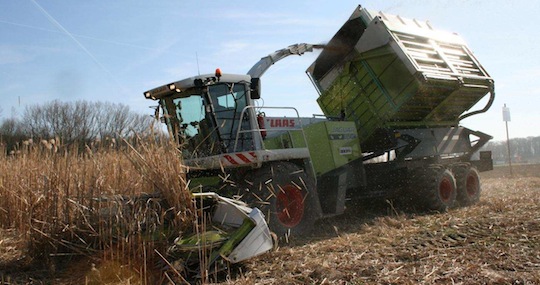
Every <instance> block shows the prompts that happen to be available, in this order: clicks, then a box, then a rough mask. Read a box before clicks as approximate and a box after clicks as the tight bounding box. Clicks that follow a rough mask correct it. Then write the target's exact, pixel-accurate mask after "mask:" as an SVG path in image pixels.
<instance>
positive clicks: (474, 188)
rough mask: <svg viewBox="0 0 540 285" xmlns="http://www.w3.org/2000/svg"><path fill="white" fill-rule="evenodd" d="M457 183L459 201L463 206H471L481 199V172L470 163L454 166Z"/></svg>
mask: <svg viewBox="0 0 540 285" xmlns="http://www.w3.org/2000/svg"><path fill="white" fill-rule="evenodd" d="M454 173H455V175H456V183H457V201H458V203H459V204H460V205H461V206H470V205H473V204H476V203H477V202H478V201H479V200H480V192H481V188H480V173H479V172H478V170H477V169H476V168H475V167H473V166H471V165H470V164H468V163H466V164H460V165H458V166H456V167H455V168H454Z"/></svg>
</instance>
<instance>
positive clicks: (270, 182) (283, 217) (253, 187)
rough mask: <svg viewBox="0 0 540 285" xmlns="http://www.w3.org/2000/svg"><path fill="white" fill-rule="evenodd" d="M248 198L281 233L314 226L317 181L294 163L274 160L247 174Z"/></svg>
mask: <svg viewBox="0 0 540 285" xmlns="http://www.w3.org/2000/svg"><path fill="white" fill-rule="evenodd" d="M246 184H247V185H246V188H247V192H246V193H245V194H244V200H246V202H248V203H249V204H250V205H251V206H253V207H257V208H259V209H260V210H261V211H262V212H263V213H264V214H265V216H266V220H267V222H268V225H269V226H270V230H272V231H273V232H275V233H276V234H277V235H278V236H283V235H285V234H292V235H296V234H302V233H306V232H308V231H310V230H311V229H312V228H313V223H314V222H315V219H316V215H315V214H314V209H315V208H314V206H312V205H313V203H312V201H313V200H314V199H313V197H311V193H315V191H313V190H314V189H315V181H314V179H313V178H311V177H310V176H309V175H308V174H307V173H306V172H305V171H304V170H303V169H302V168H300V167H299V166H297V165H295V164H293V163H290V162H280V163H271V164H268V165H266V166H263V167H262V168H261V169H259V170H257V171H255V172H254V173H252V174H251V175H249V176H248V177H246Z"/></svg>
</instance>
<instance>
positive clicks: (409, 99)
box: [144, 6, 495, 236]
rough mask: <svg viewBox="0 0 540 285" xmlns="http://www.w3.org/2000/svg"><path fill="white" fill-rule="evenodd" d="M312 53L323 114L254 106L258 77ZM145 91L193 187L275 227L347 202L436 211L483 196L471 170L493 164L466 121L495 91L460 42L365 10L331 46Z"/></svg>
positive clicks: (301, 228)
mask: <svg viewBox="0 0 540 285" xmlns="http://www.w3.org/2000/svg"><path fill="white" fill-rule="evenodd" d="M314 49H320V50H321V53H320V54H319V56H318V57H317V59H316V60H315V61H314V62H313V64H311V66H309V68H308V69H307V75H308V77H309V78H310V80H311V81H312V82H313V84H314V86H315V89H316V92H318V94H319V97H318V99H317V102H318V103H319V106H320V107H321V110H322V111H323V113H324V116H312V117H302V116H300V114H298V112H297V110H296V109H295V106H276V107H268V106H262V104H260V103H259V102H258V100H260V98H261V87H260V86H261V79H260V78H261V76H262V75H263V74H264V72H265V71H266V70H267V69H268V68H269V67H270V66H271V65H273V64H274V63H276V62H277V61H279V60H281V59H283V58H285V57H287V56H289V55H302V54H303V53H305V52H311V51H313V50H314ZM144 95H145V97H146V98H148V99H152V100H157V101H159V106H160V109H161V110H162V112H163V113H162V115H161V119H162V121H163V122H165V123H166V124H167V127H168V130H169V132H170V135H171V138H173V139H174V140H175V141H176V142H177V143H178V144H179V147H180V148H181V150H182V154H183V156H184V161H185V164H186V165H187V166H188V167H189V173H188V177H189V178H190V179H191V184H190V185H191V186H192V187H194V188H197V187H199V186H200V188H201V191H203V192H208V191H211V192H217V193H219V195H222V196H225V197H236V198H239V199H240V200H242V201H244V202H246V203H247V204H248V205H250V207H256V208H258V209H260V210H261V212H262V213H263V214H264V215H265V219H266V221H267V223H268V225H269V227H270V229H271V230H272V231H273V232H275V233H276V234H277V235H278V236H283V235H288V234H301V233H304V232H306V231H308V230H309V229H310V228H312V226H313V224H314V222H315V221H316V220H317V219H320V218H323V217H328V216H333V215H339V214H341V213H343V212H344V210H345V206H346V201H348V200H350V199H380V198H385V199H389V198H391V199H395V200H398V201H399V200H401V201H412V202H414V203H415V204H414V206H415V207H417V208H419V209H423V210H434V211H445V210H447V209H448V208H452V207H455V206H466V205H470V204H473V203H475V202H477V201H478V200H479V198H480V178H479V172H480V171H486V170H490V169H492V167H493V164H492V160H491V153H490V152H480V153H479V155H477V154H476V153H477V152H478V151H479V149H480V148H481V147H482V146H483V145H484V144H485V143H486V142H487V141H488V140H489V139H491V137H490V136H489V135H486V134H484V133H482V132H479V131H473V130H470V129H467V128H465V127H462V126H460V121H461V120H462V119H464V118H466V117H469V116H471V115H475V114H478V113H482V112H485V111H486V110H488V109H489V107H490V106H491V104H492V102H493V99H494V95H495V93H494V81H493V79H492V78H491V77H490V76H489V75H488V73H487V72H486V71H485V70H484V68H483V67H482V66H481V65H480V63H479V62H478V61H477V59H476V58H475V57H474V55H473V53H472V52H471V51H470V49H469V48H468V47H467V45H466V43H465V42H464V40H463V39H462V38H461V37H460V36H458V35H457V34H454V33H448V32H444V31H440V30H436V29H434V28H433V27H432V26H431V25H430V24H429V23H428V22H423V21H418V20H412V19H406V18H403V17H400V16H396V15H389V14H385V13H381V12H373V11H370V10H366V9H364V8H363V7H361V6H359V7H358V8H356V9H355V10H354V12H353V14H352V15H351V17H350V18H349V19H348V20H347V21H346V22H345V24H344V25H343V26H342V27H341V29H340V30H339V31H338V32H337V33H336V34H335V35H334V37H333V38H332V39H331V40H330V41H329V42H328V43H327V44H325V45H312V44H295V45H292V46H289V47H287V48H285V49H282V50H278V51H276V52H274V53H272V54H270V55H268V56H266V57H263V58H262V59H261V60H260V61H259V62H258V63H257V64H255V66H253V68H252V69H251V70H249V72H248V73H247V74H246V75H238V74H226V73H223V74H222V73H221V71H220V70H219V69H218V70H216V72H215V73H214V74H206V75H199V76H194V77H190V78H187V79H183V80H180V81H176V82H172V83H170V84H166V85H163V86H160V87H157V88H154V89H151V90H149V91H147V92H145V93H144ZM486 96H488V97H487V98H486V100H484V101H485V102H486V106H485V107H483V108H482V109H480V110H470V109H471V108H472V107H473V106H475V105H476V104H477V103H478V102H479V101H480V100H481V99H483V98H484V97H486ZM270 111H272V112H273V113H276V112H280V115H279V116H266V115H265V114H266V113H271V112H270ZM196 186H197V187H196Z"/></svg>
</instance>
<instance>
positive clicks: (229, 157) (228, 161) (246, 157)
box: [221, 151, 257, 166]
mask: <svg viewBox="0 0 540 285" xmlns="http://www.w3.org/2000/svg"><path fill="white" fill-rule="evenodd" d="M256 162H257V155H256V154H255V152H253V151H249V152H239V153H231V154H226V155H224V156H222V157H221V163H222V164H223V165H224V166H234V165H242V164H252V163H256Z"/></svg>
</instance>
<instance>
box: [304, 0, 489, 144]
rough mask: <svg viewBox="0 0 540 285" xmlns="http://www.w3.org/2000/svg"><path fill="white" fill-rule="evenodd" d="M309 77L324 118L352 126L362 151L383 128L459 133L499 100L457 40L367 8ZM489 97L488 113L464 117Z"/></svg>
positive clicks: (328, 48) (338, 37) (330, 45)
mask: <svg viewBox="0 0 540 285" xmlns="http://www.w3.org/2000/svg"><path fill="white" fill-rule="evenodd" d="M307 73H308V75H309V76H310V78H311V79H312V80H313V82H314V84H315V86H316V88H317V90H318V91H319V93H320V97H319V98H318V100H317V101H318V103H319V105H320V107H321V109H322V111H323V112H324V114H325V115H326V116H328V117H335V118H341V119H345V120H351V121H355V122H356V126H357V128H358V135H359V137H360V142H361V143H364V142H365V141H367V140H369V139H370V136H373V135H374V134H375V133H376V131H377V129H381V128H388V129H396V128H401V129H403V128H412V127H438V126H439V127H442V126H444V127H446V126H456V125H457V124H458V122H459V121H460V120H461V119H463V118H465V117H466V116H469V115H471V114H475V113H478V112H482V111H485V110H487V108H489V105H490V104H491V103H492V101H493V97H494V91H493V89H494V83H493V80H492V78H491V77H490V76H489V74H488V73H487V72H486V71H485V70H484V68H483V67H482V66H481V65H480V63H479V62H478V61H477V59H476V58H475V57H474V55H473V54H472V52H471V50H470V49H469V48H468V47H467V45H466V43H465V41H464V40H463V39H462V38H461V37H460V36H459V35H457V34H454V33H449V32H445V31H440V30H435V29H433V28H432V26H431V25H430V24H429V23H428V22H423V21H418V20H410V19H405V18H402V17H400V16H395V15H388V14H384V13H382V12H379V13H374V12H372V11H368V10H365V9H363V8H362V7H358V9H357V10H355V12H354V13H353V14H352V16H351V17H350V19H349V20H348V21H347V22H346V23H345V24H344V25H343V27H342V28H341V29H340V30H339V31H338V33H336V35H335V36H334V37H333V38H332V40H331V41H330V42H329V43H328V44H327V46H326V48H325V49H324V50H323V52H322V53H321V54H320V55H319V57H318V58H317V60H316V61H315V62H314V63H313V64H312V65H311V66H310V67H309V68H308V70H307ZM488 93H491V96H490V99H489V100H488V103H487V106H486V108H484V109H483V110H480V111H478V112H477V111H475V112H468V113H465V112H466V111H468V110H469V109H470V108H471V107H473V106H474V105H475V104H476V103H477V102H478V101H480V100H481V99H482V98H483V97H484V96H486V95H487V94H488Z"/></svg>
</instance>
